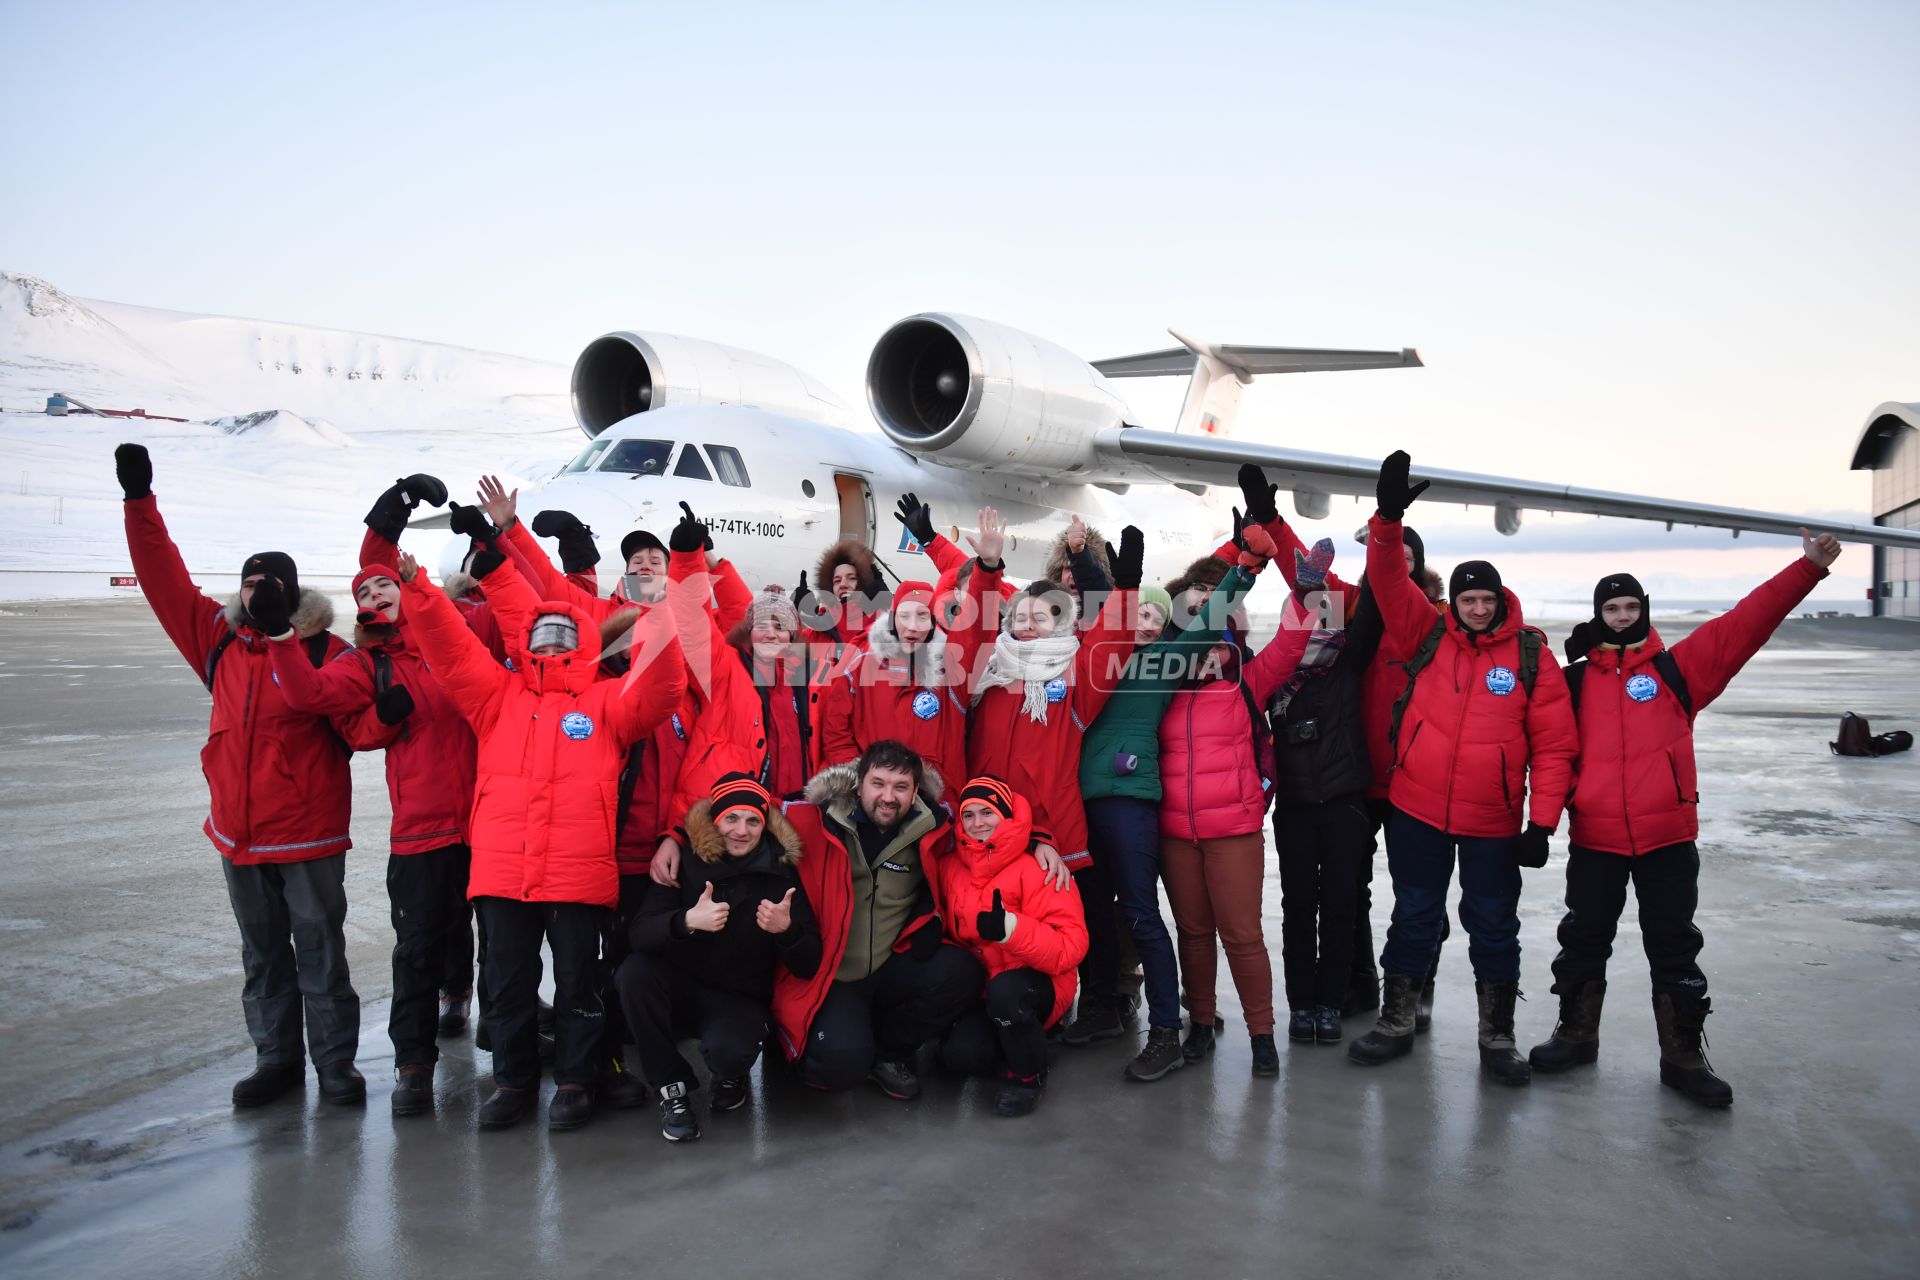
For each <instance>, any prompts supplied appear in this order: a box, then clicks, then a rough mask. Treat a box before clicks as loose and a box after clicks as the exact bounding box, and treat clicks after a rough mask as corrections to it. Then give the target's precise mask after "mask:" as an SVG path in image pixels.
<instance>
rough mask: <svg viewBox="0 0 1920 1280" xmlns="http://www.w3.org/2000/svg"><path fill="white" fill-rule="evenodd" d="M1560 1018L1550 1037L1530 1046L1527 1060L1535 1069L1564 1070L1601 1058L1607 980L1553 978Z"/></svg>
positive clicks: (1585, 1064)
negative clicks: (1603, 1006)
mask: <svg viewBox="0 0 1920 1280" xmlns="http://www.w3.org/2000/svg"><path fill="white" fill-rule="evenodd" d="M1553 994H1555V995H1557V996H1559V997H1560V1021H1559V1023H1558V1024H1556V1025H1555V1026H1554V1028H1553V1037H1552V1038H1551V1039H1549V1040H1548V1041H1546V1042H1545V1043H1544V1044H1537V1045H1535V1046H1533V1049H1532V1051H1531V1052H1529V1053H1528V1054H1527V1061H1528V1062H1529V1063H1531V1064H1533V1069H1534V1070H1535V1071H1565V1070H1567V1069H1568V1068H1570V1067H1583V1066H1587V1065H1588V1064H1590V1063H1594V1062H1598V1061H1599V1060H1600V1005H1601V1003H1602V1002H1603V1001H1605V999H1606V998H1607V980H1606V979H1605V978H1600V979H1598V980H1596V981H1593V982H1556V983H1554V984H1553Z"/></svg>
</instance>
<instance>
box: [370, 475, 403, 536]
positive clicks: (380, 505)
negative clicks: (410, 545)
mask: <svg viewBox="0 0 1920 1280" xmlns="http://www.w3.org/2000/svg"><path fill="white" fill-rule="evenodd" d="M413 505H414V504H413V500H412V499H411V498H409V497H408V496H407V482H406V481H405V480H396V481H394V482H393V483H392V484H391V485H389V486H387V488H386V490H385V492H383V493H381V495H380V496H379V497H377V498H375V499H374V500H373V506H372V507H370V508H369V509H368V510H367V519H366V525H367V528H369V529H371V530H373V531H374V532H375V533H376V534H378V535H379V536H380V537H382V538H385V539H386V540H387V541H388V542H398V541H400V535H401V534H402V533H403V532H405V531H406V527H407V517H408V516H410V515H412V514H413Z"/></svg>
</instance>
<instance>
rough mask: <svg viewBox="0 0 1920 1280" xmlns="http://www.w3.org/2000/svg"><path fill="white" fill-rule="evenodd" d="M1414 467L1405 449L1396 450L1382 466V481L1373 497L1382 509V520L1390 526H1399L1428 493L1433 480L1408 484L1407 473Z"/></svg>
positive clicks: (1377, 483) (1374, 491)
mask: <svg viewBox="0 0 1920 1280" xmlns="http://www.w3.org/2000/svg"><path fill="white" fill-rule="evenodd" d="M1412 465H1413V459H1412V458H1410V457H1408V456H1407V451H1406V450H1405V449H1395V450H1394V451H1393V452H1392V453H1390V454H1388V455H1387V459H1386V461H1385V462H1382V463H1381V464H1380V479H1379V480H1378V481H1377V482H1376V483H1375V485H1374V490H1373V496H1374V501H1375V503H1377V504H1378V506H1379V508H1380V518H1381V519H1382V520H1385V521H1387V522H1388V523H1390V524H1398V523H1399V522H1400V519H1401V517H1403V516H1405V515H1406V514H1407V508H1408V507H1410V506H1412V505H1413V500H1414V499H1415V498H1417V497H1419V496H1420V495H1421V494H1423V493H1425V492H1426V491H1427V486H1428V485H1430V484H1432V483H1433V481H1431V480H1422V481H1421V482H1420V483H1419V484H1414V485H1410V484H1408V483H1407V479H1408V476H1407V472H1408V469H1409V468H1410V467H1412Z"/></svg>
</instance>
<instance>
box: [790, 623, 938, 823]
mask: <svg viewBox="0 0 1920 1280" xmlns="http://www.w3.org/2000/svg"><path fill="white" fill-rule="evenodd" d="M952 649H953V646H952V645H951V644H949V642H948V640H947V635H946V633H945V632H944V631H941V630H940V629H939V628H937V627H936V628H935V629H934V632H933V635H932V636H931V637H930V638H929V639H928V641H927V643H926V646H925V648H924V649H923V651H922V652H921V653H919V654H916V655H913V658H912V661H911V662H909V660H908V655H907V654H906V653H904V652H903V651H902V650H901V648H900V642H899V640H898V639H896V638H895V636H894V634H893V619H892V617H891V616H888V617H885V618H880V619H878V620H876V621H875V622H874V624H873V627H872V629H871V630H869V631H868V633H867V647H866V648H865V649H863V650H860V651H859V652H858V653H857V654H855V655H854V656H853V658H852V660H851V661H849V662H847V663H846V664H844V665H843V666H842V668H841V669H840V670H839V671H837V672H835V673H834V675H833V678H832V679H831V680H829V681H828V683H827V687H826V690H825V691H824V692H823V693H822V694H821V696H820V701H819V703H818V704H817V705H818V707H819V737H818V741H819V743H820V751H819V756H820V763H821V764H822V765H830V764H844V763H845V762H847V761H849V760H854V759H858V758H859V755H860V753H861V752H863V751H865V750H866V749H867V748H868V747H870V746H872V745H873V744H874V743H876V742H884V741H886V740H888V739H892V740H893V741H895V742H902V743H905V744H906V745H907V746H908V747H911V748H912V749H913V751H914V752H915V753H916V754H918V755H919V757H920V758H921V759H922V760H923V761H925V762H926V765H927V767H928V768H930V769H932V770H933V771H934V773H936V774H938V775H939V777H940V778H941V780H942V781H943V782H945V783H947V784H949V785H952V784H957V783H960V782H964V781H965V780H966V778H967V776H968V775H967V774H966V772H965V770H966V767H967V705H966V700H965V694H964V692H963V690H962V688H961V687H960V685H959V684H957V683H956V681H957V680H959V679H960V678H961V673H959V672H957V671H952V670H950V669H949V662H950V660H951V659H952V656H953V654H952Z"/></svg>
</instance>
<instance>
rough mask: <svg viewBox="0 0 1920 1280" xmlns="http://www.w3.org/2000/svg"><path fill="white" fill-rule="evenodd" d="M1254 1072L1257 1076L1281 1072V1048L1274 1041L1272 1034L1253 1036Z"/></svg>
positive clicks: (1273, 1074) (1275, 1074)
mask: <svg viewBox="0 0 1920 1280" xmlns="http://www.w3.org/2000/svg"><path fill="white" fill-rule="evenodd" d="M1253 1074H1255V1075H1256V1076H1277V1075H1279V1074H1280V1050H1279V1048H1278V1047H1277V1046H1276V1045H1275V1044H1274V1043H1273V1036H1272V1035H1271V1034H1267V1035H1258V1036H1255V1037H1253Z"/></svg>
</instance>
